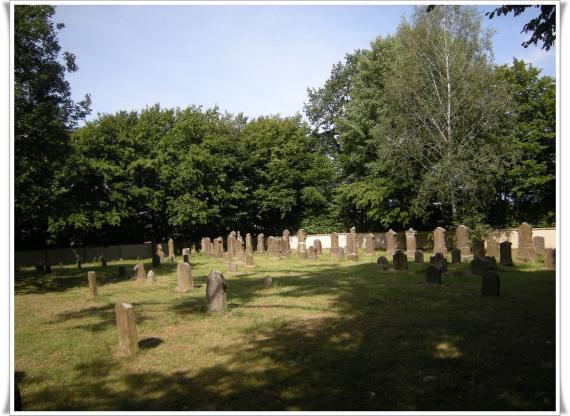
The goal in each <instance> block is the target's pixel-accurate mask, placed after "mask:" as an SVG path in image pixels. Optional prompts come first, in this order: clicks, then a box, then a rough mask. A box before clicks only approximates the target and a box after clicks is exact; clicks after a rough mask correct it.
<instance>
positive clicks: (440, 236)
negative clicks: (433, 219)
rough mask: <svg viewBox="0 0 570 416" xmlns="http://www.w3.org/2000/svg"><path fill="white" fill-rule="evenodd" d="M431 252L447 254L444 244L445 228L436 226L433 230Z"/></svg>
mask: <svg viewBox="0 0 570 416" xmlns="http://www.w3.org/2000/svg"><path fill="white" fill-rule="evenodd" d="M433 252H434V253H435V254H437V253H441V254H442V255H443V256H447V246H446V244H445V228H442V227H437V228H436V229H435V230H433Z"/></svg>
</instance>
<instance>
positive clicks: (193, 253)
mask: <svg viewBox="0 0 570 416" xmlns="http://www.w3.org/2000/svg"><path fill="white" fill-rule="evenodd" d="M196 254H198V252H197V251H196V244H192V249H191V250H190V255H192V256H195V255H196Z"/></svg>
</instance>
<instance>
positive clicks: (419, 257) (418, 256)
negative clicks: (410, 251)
mask: <svg viewBox="0 0 570 416" xmlns="http://www.w3.org/2000/svg"><path fill="white" fill-rule="evenodd" d="M414 261H415V262H416V263H423V262H424V252H423V251H421V250H416V251H415V252H414Z"/></svg>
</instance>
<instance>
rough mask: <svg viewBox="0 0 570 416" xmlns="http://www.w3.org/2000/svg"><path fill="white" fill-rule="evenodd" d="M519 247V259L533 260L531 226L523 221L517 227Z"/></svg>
mask: <svg viewBox="0 0 570 416" xmlns="http://www.w3.org/2000/svg"><path fill="white" fill-rule="evenodd" d="M518 238H519V248H518V252H517V258H518V259H519V260H521V261H527V262H528V261H533V260H534V256H535V253H534V246H533V244H532V227H531V226H530V225H528V224H527V223H526V222H523V223H522V224H521V225H520V226H519V228H518Z"/></svg>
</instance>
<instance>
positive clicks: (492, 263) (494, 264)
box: [485, 256, 497, 271]
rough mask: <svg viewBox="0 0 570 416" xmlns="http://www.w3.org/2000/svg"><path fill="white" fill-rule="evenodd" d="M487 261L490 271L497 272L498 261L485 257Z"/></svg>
mask: <svg viewBox="0 0 570 416" xmlns="http://www.w3.org/2000/svg"><path fill="white" fill-rule="evenodd" d="M485 260H487V264H488V265H489V270H493V271H495V270H497V260H495V258H494V257H492V256H485Z"/></svg>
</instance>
